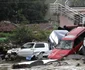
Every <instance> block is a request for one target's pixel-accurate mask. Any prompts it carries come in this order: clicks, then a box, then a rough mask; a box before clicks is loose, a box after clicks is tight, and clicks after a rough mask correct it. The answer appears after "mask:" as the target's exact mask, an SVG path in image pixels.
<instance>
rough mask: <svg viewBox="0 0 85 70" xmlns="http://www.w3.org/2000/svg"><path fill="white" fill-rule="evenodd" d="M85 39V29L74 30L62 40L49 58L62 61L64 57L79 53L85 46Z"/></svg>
mask: <svg viewBox="0 0 85 70" xmlns="http://www.w3.org/2000/svg"><path fill="white" fill-rule="evenodd" d="M84 37H85V27H77V28H74V29H72V30H71V31H70V32H68V33H67V35H66V36H64V37H63V38H62V40H61V42H60V44H59V45H58V46H56V48H55V49H53V50H52V52H51V53H50V54H49V55H48V58H49V59H58V60H60V59H62V58H63V57H66V56H68V55H70V54H73V53H76V52H78V51H79V49H80V48H81V46H82V45H83V40H84Z"/></svg>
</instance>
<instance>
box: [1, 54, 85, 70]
mask: <svg viewBox="0 0 85 70" xmlns="http://www.w3.org/2000/svg"><path fill="white" fill-rule="evenodd" d="M21 62H22V61H21ZM15 63H18V61H17V62H16V61H8V62H7V61H4V60H3V61H0V70H85V57H84V56H81V55H70V56H68V57H66V58H64V59H63V60H60V61H55V62H49V63H47V64H45V65H36V66H32V67H30V68H21V69H19V68H18V69H12V68H11V67H12V65H13V64H15Z"/></svg>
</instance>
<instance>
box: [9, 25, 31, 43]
mask: <svg viewBox="0 0 85 70" xmlns="http://www.w3.org/2000/svg"><path fill="white" fill-rule="evenodd" d="M10 39H11V40H12V41H13V42H14V43H16V44H21V43H25V42H27V41H32V31H31V29H28V28H27V27H25V26H21V27H19V28H17V29H16V30H15V31H14V35H13V36H11V37H10Z"/></svg>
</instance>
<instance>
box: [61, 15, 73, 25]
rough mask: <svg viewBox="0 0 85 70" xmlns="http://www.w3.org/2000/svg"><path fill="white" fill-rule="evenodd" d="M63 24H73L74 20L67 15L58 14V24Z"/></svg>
mask: <svg viewBox="0 0 85 70" xmlns="http://www.w3.org/2000/svg"><path fill="white" fill-rule="evenodd" d="M64 25H67V26H70V25H74V22H73V20H70V19H69V18H68V17H65V16H62V15H60V26H61V27H63V26H64Z"/></svg>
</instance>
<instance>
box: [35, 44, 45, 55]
mask: <svg viewBox="0 0 85 70" xmlns="http://www.w3.org/2000/svg"><path fill="white" fill-rule="evenodd" d="M43 51H45V45H44V43H36V44H35V47H34V53H37V52H43Z"/></svg>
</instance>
